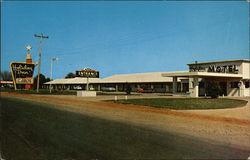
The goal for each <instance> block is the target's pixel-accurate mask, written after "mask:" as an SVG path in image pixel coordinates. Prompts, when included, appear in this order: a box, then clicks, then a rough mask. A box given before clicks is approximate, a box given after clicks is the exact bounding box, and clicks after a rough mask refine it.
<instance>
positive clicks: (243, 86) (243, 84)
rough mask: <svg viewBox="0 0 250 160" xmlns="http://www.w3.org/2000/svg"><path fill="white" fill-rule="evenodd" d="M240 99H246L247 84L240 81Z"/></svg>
mask: <svg viewBox="0 0 250 160" xmlns="http://www.w3.org/2000/svg"><path fill="white" fill-rule="evenodd" d="M239 89H240V95H239V96H240V97H244V90H245V83H244V82H243V81H240V88H239Z"/></svg>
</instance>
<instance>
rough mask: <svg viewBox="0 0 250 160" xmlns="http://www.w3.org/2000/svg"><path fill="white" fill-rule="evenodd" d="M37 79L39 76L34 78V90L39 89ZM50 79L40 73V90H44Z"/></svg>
mask: <svg viewBox="0 0 250 160" xmlns="http://www.w3.org/2000/svg"><path fill="white" fill-rule="evenodd" d="M37 78H38V75H36V76H35V78H34V84H33V88H34V89H36V88H37ZM48 80H49V78H46V77H45V76H44V75H43V74H41V73H40V79H39V88H44V87H43V86H44V83H46V82H48Z"/></svg>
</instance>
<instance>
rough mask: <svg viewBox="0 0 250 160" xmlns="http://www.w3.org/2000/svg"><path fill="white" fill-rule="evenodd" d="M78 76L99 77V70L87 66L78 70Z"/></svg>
mask: <svg viewBox="0 0 250 160" xmlns="http://www.w3.org/2000/svg"><path fill="white" fill-rule="evenodd" d="M76 77H86V78H99V71H96V70H93V69H90V68H85V69H83V70H79V71H76Z"/></svg>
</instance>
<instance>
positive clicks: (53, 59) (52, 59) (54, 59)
mask: <svg viewBox="0 0 250 160" xmlns="http://www.w3.org/2000/svg"><path fill="white" fill-rule="evenodd" d="M56 60H58V58H51V63H50V81H52V64H53V63H52V62H53V61H56ZM51 90H52V88H51V82H50V84H49V92H50V93H51Z"/></svg>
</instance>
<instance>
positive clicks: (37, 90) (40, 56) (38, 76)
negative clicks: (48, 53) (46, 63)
mask: <svg viewBox="0 0 250 160" xmlns="http://www.w3.org/2000/svg"><path fill="white" fill-rule="evenodd" d="M34 36H35V37H39V38H40V51H39V61H38V75H37V88H36V92H37V93H38V92H39V82H40V70H41V61H42V39H43V38H49V37H48V36H43V34H41V35H36V34H35V35H34Z"/></svg>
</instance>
